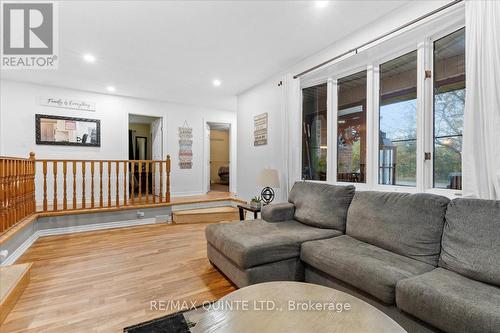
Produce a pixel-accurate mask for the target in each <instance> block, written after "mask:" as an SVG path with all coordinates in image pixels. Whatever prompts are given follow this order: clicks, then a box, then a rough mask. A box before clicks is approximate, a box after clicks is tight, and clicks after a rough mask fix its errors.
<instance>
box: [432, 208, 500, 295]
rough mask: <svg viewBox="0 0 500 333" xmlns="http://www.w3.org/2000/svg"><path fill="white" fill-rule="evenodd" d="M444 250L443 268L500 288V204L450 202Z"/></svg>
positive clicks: (445, 226)
mask: <svg viewBox="0 0 500 333" xmlns="http://www.w3.org/2000/svg"><path fill="white" fill-rule="evenodd" d="M442 247H443V249H442V252H441V257H440V260H439V266H441V267H445V268H446V269H449V270H452V271H454V272H457V273H459V274H462V275H464V276H467V277H469V278H471V279H474V280H478V281H482V282H486V283H491V284H495V285H497V286H500V201H494V200H478V199H455V200H453V201H452V202H450V204H449V205H448V210H447V212H446V222H445V225H444V231H443V241H442Z"/></svg>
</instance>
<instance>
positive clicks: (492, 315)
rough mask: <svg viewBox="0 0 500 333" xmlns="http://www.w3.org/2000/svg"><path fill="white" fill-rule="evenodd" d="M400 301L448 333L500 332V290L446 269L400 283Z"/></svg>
mask: <svg viewBox="0 0 500 333" xmlns="http://www.w3.org/2000/svg"><path fill="white" fill-rule="evenodd" d="M396 302H397V305H398V307H399V308H400V309H402V310H403V311H405V312H407V313H410V314H412V315H414V316H416V317H417V318H420V319H422V320H424V321H426V322H428V323H430V324H432V325H434V326H435V327H437V328H439V329H442V330H444V331H446V332H463V333H469V332H481V333H488V332H491V333H493V332H497V333H498V332H500V289H499V288H497V287H494V286H492V285H488V284H485V283H482V282H478V281H474V280H471V279H468V278H466V277H463V276H461V275H459V274H457V273H454V272H452V271H448V270H445V269H443V268H437V269H435V270H433V271H432V272H429V273H426V274H423V275H420V276H417V277H413V278H410V279H406V280H402V281H400V282H399V283H398V284H397V286H396Z"/></svg>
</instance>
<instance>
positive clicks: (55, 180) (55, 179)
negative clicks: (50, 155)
mask: <svg viewBox="0 0 500 333" xmlns="http://www.w3.org/2000/svg"><path fill="white" fill-rule="evenodd" d="M52 173H53V174H54V200H53V202H52V210H57V161H53V162H52Z"/></svg>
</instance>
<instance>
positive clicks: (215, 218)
mask: <svg viewBox="0 0 500 333" xmlns="http://www.w3.org/2000/svg"><path fill="white" fill-rule="evenodd" d="M238 220H239V213H238V208H236V207H231V206H224V207H211V208H199V209H190V210H180V211H176V212H173V213H172V221H173V222H174V223H178V224H184V223H216V222H222V221H238Z"/></svg>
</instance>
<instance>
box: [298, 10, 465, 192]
mask: <svg viewBox="0 0 500 333" xmlns="http://www.w3.org/2000/svg"><path fill="white" fill-rule="evenodd" d="M464 27H465V13H464V5H457V6H454V8H450V9H449V10H447V11H445V12H442V13H440V14H438V15H436V16H435V17H433V18H431V19H429V20H427V21H425V22H422V23H418V24H416V25H415V26H414V27H412V28H406V29H404V31H401V32H398V33H396V34H395V35H394V36H392V37H388V38H385V39H384V40H382V41H380V42H377V44H376V45H374V46H373V47H372V49H368V48H366V49H363V50H360V51H359V53H358V55H357V56H356V57H352V58H348V59H341V60H339V61H337V62H334V63H333V64H332V65H330V66H328V67H326V68H324V69H323V70H319V71H318V72H317V73H314V74H312V75H311V76H310V77H309V78H302V79H301V80H300V105H301V107H300V108H299V111H300V117H299V119H302V116H303V115H302V89H304V88H308V87H311V86H315V85H318V84H324V83H327V117H328V118H329V120H328V122H327V145H328V151H327V178H326V181H317V180H306V181H310V182H318V183H328V184H335V185H344V186H345V185H354V186H355V187H356V189H357V190H362V191H363V190H378V191H385V192H407V193H418V192H426V193H434V194H439V195H443V196H447V197H449V198H456V197H457V196H461V195H462V191H461V190H452V189H440V188H434V187H433V163H434V95H433V91H434V82H433V81H434V80H433V77H434V67H433V65H434V64H433V51H434V48H433V47H434V44H433V43H434V41H436V40H438V39H440V38H442V37H445V36H447V35H449V34H450V33H453V32H455V31H457V30H460V29H462V28H464ZM388 50H390V51H388ZM415 50H416V51H417V124H416V125H417V157H416V158H417V165H416V167H417V171H416V186H415V187H411V186H398V185H382V184H378V177H379V170H378V166H379V161H378V158H379V154H378V149H379V142H378V140H379V138H378V136H379V116H380V112H379V111H380V110H379V104H380V103H379V102H380V97H379V90H380V65H381V64H382V63H384V62H387V61H390V60H392V59H395V58H397V57H398V56H401V55H404V54H406V53H408V52H412V51H415ZM364 70H366V74H367V82H366V89H367V91H366V112H367V114H366V126H367V131H366V141H367V142H366V149H367V152H366V154H367V156H366V183H352V182H338V181H337V142H336V141H337V139H336V138H337V116H338V94H337V92H338V90H337V86H338V80H339V79H340V78H343V77H346V76H349V75H352V74H355V73H357V72H360V71H364ZM426 70H431V73H432V76H431V78H425V71H426ZM299 128H302V124H300V127H299ZM299 135H300V138H301V141H300V143H301V146H302V134H301V133H299ZM425 152H431V154H432V158H431V160H425V159H424V156H425ZM299 165H300V166H302V154H299ZM301 172H302V170H301Z"/></svg>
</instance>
